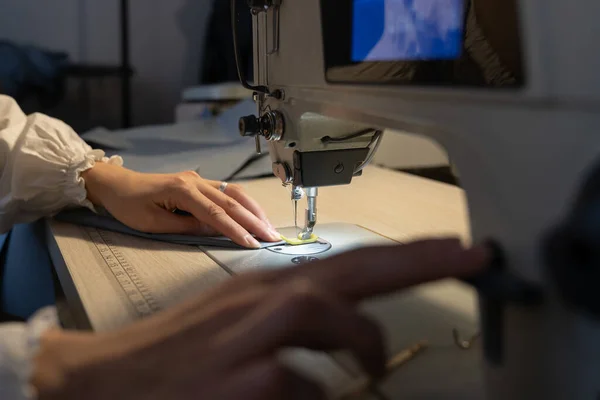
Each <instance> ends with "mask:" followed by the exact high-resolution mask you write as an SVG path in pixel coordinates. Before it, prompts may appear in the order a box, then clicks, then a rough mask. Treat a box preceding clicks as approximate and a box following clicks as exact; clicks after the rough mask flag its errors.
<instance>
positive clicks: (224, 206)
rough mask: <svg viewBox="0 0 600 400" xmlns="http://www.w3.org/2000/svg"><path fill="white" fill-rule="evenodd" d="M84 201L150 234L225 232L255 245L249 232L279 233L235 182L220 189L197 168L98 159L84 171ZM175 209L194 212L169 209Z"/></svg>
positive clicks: (268, 237) (272, 237)
mask: <svg viewBox="0 0 600 400" xmlns="http://www.w3.org/2000/svg"><path fill="white" fill-rule="evenodd" d="M82 176H83V178H84V180H85V185H86V189H87V192H88V199H89V200H90V201H91V202H92V203H93V204H94V205H98V206H102V207H104V208H106V209H107V210H108V211H109V212H110V213H111V214H112V215H113V216H114V217H115V218H117V219H118V220H119V221H121V222H123V223H124V224H125V225H127V226H129V227H131V228H134V229H137V230H139V231H143V232H148V233H184V234H195V235H204V236H210V235H219V234H222V235H225V236H227V237H229V238H231V239H232V240H233V241H234V242H235V243H237V244H239V245H241V246H245V247H249V248H258V247H260V244H259V243H258V241H257V240H256V239H255V238H254V237H253V236H252V234H254V235H256V236H257V237H258V238H260V239H262V240H265V241H278V240H280V239H281V237H280V235H279V234H278V233H277V232H276V231H275V229H274V228H273V226H272V225H271V224H270V223H269V221H268V220H267V217H266V215H265V213H264V211H263V210H262V209H261V207H260V206H259V205H258V203H256V201H254V200H253V199H252V198H251V197H249V196H248V195H247V194H245V193H244V191H243V190H242V189H241V188H240V187H239V186H237V185H232V184H229V185H228V186H227V188H226V190H225V191H224V192H221V191H220V190H219V186H220V184H221V183H220V182H215V181H209V180H205V179H202V178H201V177H200V176H198V174H196V173H195V172H191V171H190V172H182V173H178V174H143V173H138V172H134V171H131V170H128V169H126V168H123V167H119V166H115V165H109V164H104V163H97V164H96V165H95V166H94V167H93V168H92V169H89V170H87V171H85V172H84V173H83V174H82ZM175 209H178V210H181V211H187V212H188V213H190V214H192V216H182V215H178V214H175V213H173V212H172V211H173V210H175Z"/></svg>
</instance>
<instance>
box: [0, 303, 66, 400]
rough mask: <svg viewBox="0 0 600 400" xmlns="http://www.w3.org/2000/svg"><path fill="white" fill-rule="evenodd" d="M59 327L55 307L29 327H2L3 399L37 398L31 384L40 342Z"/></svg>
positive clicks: (0, 374) (0, 372)
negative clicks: (43, 336) (45, 335)
mask: <svg viewBox="0 0 600 400" xmlns="http://www.w3.org/2000/svg"><path fill="white" fill-rule="evenodd" d="M58 327H59V322H58V315H57V312H56V309H55V308H54V307H48V308H45V309H42V310H40V311H39V312H37V313H36V314H35V315H34V316H33V317H32V318H31V319H30V320H29V322H28V323H26V324H5V325H1V326H0V398H1V399H10V400H30V399H35V398H36V397H37V393H36V391H35V388H34V387H33V386H32V385H31V383H30V382H31V376H32V373H33V362H34V359H35V356H36V354H37V352H38V350H39V345H40V338H41V337H42V335H43V334H44V333H45V332H46V331H47V330H49V329H53V328H58Z"/></svg>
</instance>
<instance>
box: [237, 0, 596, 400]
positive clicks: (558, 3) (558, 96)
mask: <svg viewBox="0 0 600 400" xmlns="http://www.w3.org/2000/svg"><path fill="white" fill-rule="evenodd" d="M419 1H420V0H415V1H414V3H415V4H416V3H418V2H419ZM421 1H422V0H421ZM250 3H253V5H254V6H255V17H254V31H255V32H254V35H255V36H254V46H255V59H254V63H255V69H254V70H255V77H254V83H255V85H257V86H264V87H266V88H268V91H269V92H270V93H271V95H270V96H267V95H259V96H257V97H258V98H257V102H258V104H259V110H260V115H264V114H265V113H267V112H270V111H277V112H279V113H280V114H281V115H282V117H283V122H284V130H283V132H282V135H280V137H279V138H277V137H275V138H273V140H272V141H270V144H269V152H270V153H271V157H272V160H273V162H274V163H280V164H288V168H289V170H288V173H290V174H291V175H293V176H291V177H287V178H285V177H283V176H280V175H281V174H278V176H280V178H282V180H284V181H285V179H288V182H289V183H292V182H293V183H294V184H295V185H296V184H297V185H299V186H303V183H302V181H301V178H302V170H301V168H304V167H303V166H302V164H301V163H300V164H297V165H296V166H294V163H295V162H296V163H297V162H298V161H297V160H294V157H297V156H298V154H297V153H303V152H307V153H308V152H318V151H324V150H331V149H353V148H354V149H358V148H365V146H367V145H368V144H369V142H370V139H371V137H367V136H362V137H359V138H356V139H355V140H352V141H348V142H344V143H342V144H335V146H331V145H329V147H328V145H327V144H326V143H324V142H323V141H322V140H321V139H322V138H323V136H326V135H328V136H331V137H336V136H342V135H347V134H350V133H352V132H356V131H357V130H359V131H360V130H361V129H364V128H365V127H374V128H377V129H384V128H389V129H396V130H403V131H407V132H414V133H419V134H424V135H427V136H428V137H430V138H432V139H434V140H435V141H437V142H439V143H440V144H441V145H442V146H443V147H444V148H445V149H446V150H447V151H448V154H449V157H450V160H451V162H452V163H453V164H454V165H455V166H456V167H457V169H458V172H459V174H460V180H461V185H462V187H463V188H464V189H465V190H466V193H467V197H468V206H469V213H470V218H471V229H472V236H473V240H474V241H475V242H479V241H482V240H485V239H493V240H494V241H496V243H498V244H499V245H500V247H501V248H502V250H503V252H504V255H505V259H506V263H505V267H506V270H507V271H509V272H511V273H512V274H514V275H516V276H518V277H519V278H521V279H523V280H526V281H528V282H530V283H533V284H535V285H538V286H539V287H540V288H541V289H542V290H543V295H544V300H543V302H542V303H541V304H540V305H535V306H525V305H520V304H504V305H502V307H501V309H500V311H498V310H496V311H493V310H491V309H490V308H488V307H487V305H486V303H485V301H482V307H481V312H482V321H484V331H483V333H484V342H486V343H487V345H489V344H490V337H491V336H492V335H493V336H494V337H495V338H494V339H493V340H494V341H496V344H498V338H499V343H500V347H499V348H496V349H495V350H494V352H495V353H496V355H497V356H498V357H496V358H495V359H492V358H490V357H489V354H488V355H487V356H486V371H485V373H486V382H487V396H488V398H490V399H517V398H524V399H534V398H536V399H537V398H544V399H551V398H552V399H565V398H569V399H594V398H598V396H600V379H598V377H599V376H600V375H599V373H600V372H599V371H600V341H599V340H598V338H599V337H600V324H599V323H598V320H595V319H594V318H592V317H590V316H588V314H586V313H584V312H581V311H580V309H578V308H576V307H571V306H569V305H568V304H570V303H569V302H568V301H567V302H566V301H564V298H563V297H561V296H560V295H559V290H558V289H557V285H558V284H560V283H561V282H558V281H557V280H556V279H553V278H552V277H551V275H550V274H549V268H548V265H547V263H546V262H545V260H544V254H546V252H547V250H548V248H547V246H545V239H546V238H547V236H548V234H549V232H550V230H551V229H553V228H554V227H556V226H557V225H558V224H559V223H561V222H562V221H563V218H566V217H567V216H568V214H569V213H570V212H571V210H572V206H573V202H574V201H575V199H576V198H577V196H579V193H580V189H581V187H582V184H583V183H584V180H585V179H587V178H588V175H589V174H590V173H591V172H592V170H593V168H594V167H595V166H596V165H595V163H596V162H597V161H598V155H599V154H600V134H599V130H600V75H599V74H598V71H599V70H600V51H598V50H600V46H599V45H598V39H597V38H598V37H600V24H598V15H600V2H598V1H597V0H572V1H569V2H565V1H562V0H511V1H508V0H503V1H497V0H472V4H468V5H467V6H468V10H470V11H469V12H473V13H475V14H474V15H475V18H476V19H477V20H478V21H479V20H481V22H482V25H484V24H483V22H485V23H487V24H488V26H489V27H495V28H496V29H497V28H498V27H501V29H502V30H504V31H505V34H506V35H505V36H504V39H505V40H504V41H503V42H496V43H490V42H488V43H487V45H489V46H490V48H492V49H494V45H497V46H498V47H497V48H495V51H493V52H492V53H488V54H484V56H487V58H486V57H484V58H486V59H487V60H488V61H489V60H492V62H491V64H485V65H487V66H490V65H492V69H493V64H494V62H496V61H498V59H500V60H501V61H502V62H501V65H503V71H499V72H498V71H495V72H498V74H496V75H494V71H487V72H486V71H485V68H483V69H482V71H483V72H482V71H480V72H482V77H483V79H482V80H480V81H478V82H477V83H473V82H469V79H463V80H462V81H460V79H455V78H456V76H455V75H452V73H454V72H456V71H457V67H456V66H457V65H458V64H456V62H458V61H459V59H461V57H462V56H464V54H465V51H466V50H465V48H466V47H465V43H468V39H469V35H474V33H473V30H472V29H473V27H472V26H471V25H470V23H471V22H470V20H469V18H465V20H464V25H463V26H462V28H463V30H462V32H463V34H464V35H463V49H462V53H461V55H458V56H457V57H455V59H454V60H450V61H446V64H440V63H438V64H434V63H428V62H419V61H417V62H411V61H410V60H409V61H408V62H404V61H383V62H379V63H378V62H357V61H356V59H354V60H352V59H350V55H349V53H350V50H349V49H350V47H351V44H350V43H351V41H352V34H351V33H350V30H351V26H352V24H353V22H352V7H353V3H354V2H353V1H351V0H322V1H320V0H301V1H300V0H283V1H277V0H276V1H251V2H250ZM381 3H383V1H381ZM394 3H398V4H399V2H398V0H385V4H386V7H388V6H390V7H393V6H394ZM427 3H432V2H431V1H428V2H427ZM261 4H262V5H263V9H262V10H260V12H258V10H259V8H260V6H261ZM396 5H397V4H396ZM243 11H244V12H246V11H247V10H243ZM386 12H391V11H386ZM355 22H356V21H355ZM511 30H512V31H511ZM511 46H512V48H511ZM473 51H475V52H476V51H477V50H476V49H475V50H473ZM344 57H345V58H344ZM471 58H473V54H471ZM474 58H477V55H476V54H475V56H474ZM344 60H345V61H344ZM471 61H475V64H476V65H479V67H480V68H481V67H482V65H483V66H484V67H485V65H484V64H481V63H480V64H478V62H477V61H478V60H471ZM448 62H450V64H448ZM444 65H445V67H444ZM448 65H451V66H450V67H448ZM430 67H432V68H438V69H433V70H431V69H428V68H430ZM421 68H424V71H425V73H424V75H423V72H422V71H423V69H421ZM458 70H460V66H459V67H458ZM390 71H391V72H392V73H391V74H390ZM415 71H417V72H415ZM419 71H421V74H420V75H419V73H418V72H419ZM427 71H429V72H427ZM432 71H433V72H432ZM435 71H437V72H435ZM444 71H445V72H449V73H450V76H449V77H446V78H444V79H439V80H438V79H437V75H436V74H437V73H438V72H444ZM502 74H505V75H504V78H502V76H501V75H502ZM419 76H420V78H419ZM459 81H460V82H459ZM295 154H296V155H295ZM362 157H365V154H364V153H363V155H362ZM325 164H326V163H325ZM298 167H300V169H299V168H298ZM327 173H329V172H327ZM276 174H277V173H276ZM354 179H360V177H355V178H354ZM338 183H348V182H338ZM327 184H337V183H335V182H329V183H327ZM304 186H314V185H312V184H311V185H304ZM286 200H287V199H282V201H286ZM398 201H399V202H401V201H402V199H401V198H400V199H398ZM365 207H377V204H365ZM317 229H318V225H317ZM596 267H598V266H597V265H596ZM491 313H495V314H496V315H494V316H491ZM492 317H493V319H495V320H496V322H497V323H496V325H493V326H494V327H493V328H492V329H493V331H490V326H492V325H490V326H487V328H486V326H485V321H489V320H490V319H491V318H492ZM498 321H499V322H498ZM487 345H486V346H487Z"/></svg>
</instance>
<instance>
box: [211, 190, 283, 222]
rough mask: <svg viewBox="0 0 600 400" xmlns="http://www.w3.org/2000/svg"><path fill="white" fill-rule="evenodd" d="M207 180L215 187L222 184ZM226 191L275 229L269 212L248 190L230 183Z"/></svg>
mask: <svg viewBox="0 0 600 400" xmlns="http://www.w3.org/2000/svg"><path fill="white" fill-rule="evenodd" d="M206 182H207V183H209V184H210V185H211V186H212V187H214V188H215V189H218V188H219V186H220V185H221V182H217V181H206ZM225 193H226V194H227V195H228V196H229V197H231V198H233V199H235V200H236V201H238V202H239V203H240V204H241V205H242V206H243V207H245V208H246V209H247V210H248V211H250V212H251V213H252V214H254V215H256V216H257V217H258V218H259V219H260V220H261V221H263V222H264V223H265V224H267V226H268V227H269V228H272V229H275V227H274V226H273V225H272V224H271V222H270V221H269V219H268V218H267V214H266V213H265V212H264V210H263V209H262V207H261V206H260V205H259V204H258V202H257V201H256V200H254V199H253V198H252V197H250V196H248V195H247V194H246V192H244V190H243V189H242V188H241V187H240V186H238V185H235V184H231V183H230V184H229V185H228V186H227V189H226V190H225Z"/></svg>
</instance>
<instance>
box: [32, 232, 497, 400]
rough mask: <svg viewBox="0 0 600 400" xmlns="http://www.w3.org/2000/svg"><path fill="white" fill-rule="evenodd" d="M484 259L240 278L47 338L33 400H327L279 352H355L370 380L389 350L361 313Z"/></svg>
mask: <svg viewBox="0 0 600 400" xmlns="http://www.w3.org/2000/svg"><path fill="white" fill-rule="evenodd" d="M489 257H490V256H489V254H488V251H487V249H486V248H484V247H476V248H473V249H469V250H465V249H463V248H462V246H461V245H460V242H459V241H458V240H430V241H422V242H416V243H413V244H408V245H402V246H392V247H379V248H370V249H362V250H357V251H353V252H350V253H347V254H343V255H341V256H338V257H333V258H331V259H328V260H323V261H317V262H314V263H311V264H306V265H304V266H302V267H296V268H289V269H284V270H277V271H272V270H271V271H265V272H258V273H250V274H245V275H240V276H237V277H234V278H232V279H231V280H229V281H228V282H225V283H224V284H221V285H219V286H217V287H215V288H214V289H213V290H211V291H208V292H206V293H205V294H203V295H202V296H200V297H199V298H196V299H192V300H191V301H189V302H187V303H184V304H181V305H179V306H177V307H175V308H173V309H171V310H169V311H166V312H164V313H162V314H160V315H158V316H155V317H152V318H149V319H147V320H144V321H141V322H138V323H136V324H134V325H132V326H130V327H129V328H127V329H125V330H123V331H120V332H116V333H109V334H102V335H97V336H94V335H91V334H75V333H64V332H60V331H56V332H50V333H48V334H47V335H46V336H45V338H44V339H43V340H42V344H41V350H40V352H39V354H38V357H37V363H36V367H35V369H34V374H33V384H34V386H35V387H36V388H37V390H38V392H39V399H40V400H54V399H61V400H70V399H81V398H86V399H89V400H95V399H112V398H126V399H131V400H137V399H140V400H141V399H144V400H159V399H181V400H187V399H190V400H191V399H219V400H238V399H244V400H263V399H265V400H270V399H306V400H315V399H322V398H324V393H323V391H322V388H321V387H319V385H317V384H316V383H315V382H312V381H310V380H308V379H306V378H304V377H302V376H301V375H298V374H297V373H296V372H295V371H293V370H292V369H290V368H288V367H286V366H285V365H283V364H282V363H281V362H280V361H279V359H278V357H277V356H278V352H279V350H282V349H285V348H289V347H303V348H308V349H313V350H323V351H330V350H331V351H333V350H340V349H343V350H350V351H351V352H352V353H354V355H355V356H356V359H357V360H359V362H360V363H361V364H362V366H363V369H364V370H365V371H366V372H367V373H368V374H370V375H372V376H374V377H377V376H379V375H381V374H382V373H383V372H384V367H385V362H386V358H387V355H386V352H385V341H384V338H383V335H382V332H381V331H380V328H379V327H378V326H377V324H375V323H374V322H373V321H372V320H370V319H369V318H367V317H366V316H364V315H361V313H360V312H359V311H358V308H357V305H358V303H360V302H361V301H362V300H366V299H368V298H370V297H375V296H378V295H383V294H387V293H391V292H395V291H398V290H400V289H404V288H407V287H409V286H413V285H417V284H420V283H423V282H427V281H432V280H436V279H441V278H446V277H449V276H460V277H468V276H472V275H475V274H477V273H478V272H480V271H482V270H483V268H484V267H485V265H486V263H487V262H488V261H489Z"/></svg>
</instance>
